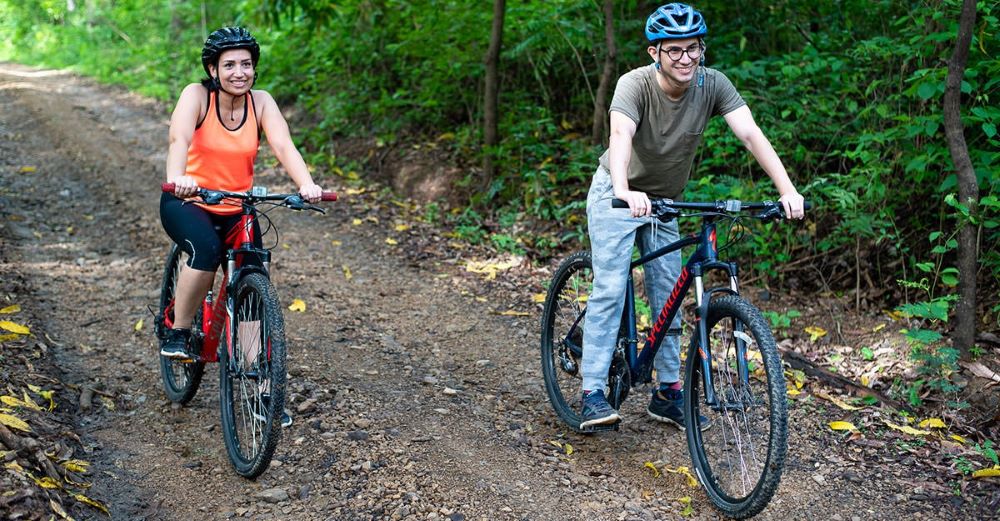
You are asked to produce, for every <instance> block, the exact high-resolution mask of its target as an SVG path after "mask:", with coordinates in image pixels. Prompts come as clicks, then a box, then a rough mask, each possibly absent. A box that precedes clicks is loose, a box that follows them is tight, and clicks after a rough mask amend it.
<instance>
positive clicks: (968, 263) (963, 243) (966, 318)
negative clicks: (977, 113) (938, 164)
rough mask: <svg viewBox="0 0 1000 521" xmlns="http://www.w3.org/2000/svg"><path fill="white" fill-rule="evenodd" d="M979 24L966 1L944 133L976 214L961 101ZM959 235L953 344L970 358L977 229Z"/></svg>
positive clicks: (964, 225) (961, 189)
mask: <svg viewBox="0 0 1000 521" xmlns="http://www.w3.org/2000/svg"><path fill="white" fill-rule="evenodd" d="M975 22H976V0H964V1H963V2H962V14H961V17H960V18H959V21H958V38H957V41H956V43H955V52H954V53H953V54H952V55H951V61H949V62H948V79H947V80H946V82H945V89H944V130H945V135H947V136H948V149H949V151H951V160H952V162H953V163H954V164H955V173H956V174H957V176H958V199H959V202H960V203H962V204H963V205H965V206H967V207H968V208H969V211H970V212H972V214H973V215H975V214H976V206H977V205H978V204H979V185H978V183H977V182H976V172H975V170H974V169H973V167H972V160H971V159H970V158H969V149H968V147H967V146H966V144H965V135H964V133H963V127H962V114H961V108H962V107H961V101H962V76H963V75H964V74H965V65H966V63H967V62H968V60H969V46H970V44H971V43H972V27H973V25H975ZM959 226H961V228H960V229H959V233H958V271H959V281H958V294H959V300H958V304H957V305H956V306H955V332H954V335H953V337H952V342H953V344H954V346H955V347H956V348H958V349H959V350H960V351H961V353H962V358H964V359H968V357H969V349H970V348H971V347H972V345H973V342H975V338H976V259H977V257H978V253H977V251H976V226H975V225H973V224H972V223H971V222H968V221H963V222H960V223H959Z"/></svg>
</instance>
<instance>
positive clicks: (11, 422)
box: [0, 414, 31, 432]
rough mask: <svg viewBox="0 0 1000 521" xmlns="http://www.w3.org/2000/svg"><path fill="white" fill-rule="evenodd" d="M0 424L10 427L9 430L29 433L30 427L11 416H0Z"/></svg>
mask: <svg viewBox="0 0 1000 521" xmlns="http://www.w3.org/2000/svg"><path fill="white" fill-rule="evenodd" d="M0 423H2V424H4V425H6V426H8V427H10V428H11V429H17V430H19V431H24V432H31V427H29V426H28V424H27V423H26V422H25V421H24V420H22V419H20V418H18V417H17V416H14V415H13V414H0Z"/></svg>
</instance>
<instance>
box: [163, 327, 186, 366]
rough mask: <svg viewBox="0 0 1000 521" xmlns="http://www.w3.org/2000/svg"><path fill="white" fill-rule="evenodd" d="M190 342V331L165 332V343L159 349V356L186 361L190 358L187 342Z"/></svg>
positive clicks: (171, 330)
mask: <svg viewBox="0 0 1000 521" xmlns="http://www.w3.org/2000/svg"><path fill="white" fill-rule="evenodd" d="M190 340H191V330H190V329H170V330H168V331H167V341H166V342H164V343H163V346H161V347H160V356H164V357H167V358H174V359H178V360H186V359H189V358H191V354H190V353H189V352H188V342H189V341H190Z"/></svg>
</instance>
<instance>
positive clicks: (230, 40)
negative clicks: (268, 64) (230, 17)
mask: <svg viewBox="0 0 1000 521" xmlns="http://www.w3.org/2000/svg"><path fill="white" fill-rule="evenodd" d="M230 49H246V50H248V51H250V60H251V61H253V66H254V68H257V60H258V59H259V58H260V46H259V45H257V40H256V39H255V38H254V37H253V35H252V34H250V31H247V30H246V29H244V28H242V27H223V28H222V29H219V30H217V31H215V32H213V33H212V34H210V35H208V39H207V40H205V47H203V48H202V50H201V65H202V67H204V68H205V74H208V75H209V76H211V75H212V73H211V72H209V70H208V66H209V65H216V66H218V62H219V55H220V54H222V52H223V51H228V50H230Z"/></svg>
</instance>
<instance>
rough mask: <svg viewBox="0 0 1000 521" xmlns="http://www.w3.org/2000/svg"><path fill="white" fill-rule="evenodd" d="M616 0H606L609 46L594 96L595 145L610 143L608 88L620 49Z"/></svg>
mask: <svg viewBox="0 0 1000 521" xmlns="http://www.w3.org/2000/svg"><path fill="white" fill-rule="evenodd" d="M614 7H615V3H614V0H604V41H605V43H606V45H607V47H608V52H607V54H605V55H604V69H603V70H602V71H601V82H600V83H599V84H598V85H597V95H596V96H594V126H593V129H592V131H591V133H590V140H591V141H592V142H593V143H594V144H595V145H604V146H607V144H608V107H607V105H608V89H609V88H610V86H611V77H612V76H613V75H614V73H615V60H616V59H617V57H618V49H617V48H616V47H615V27H614V18H613V14H614Z"/></svg>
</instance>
